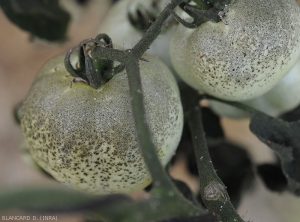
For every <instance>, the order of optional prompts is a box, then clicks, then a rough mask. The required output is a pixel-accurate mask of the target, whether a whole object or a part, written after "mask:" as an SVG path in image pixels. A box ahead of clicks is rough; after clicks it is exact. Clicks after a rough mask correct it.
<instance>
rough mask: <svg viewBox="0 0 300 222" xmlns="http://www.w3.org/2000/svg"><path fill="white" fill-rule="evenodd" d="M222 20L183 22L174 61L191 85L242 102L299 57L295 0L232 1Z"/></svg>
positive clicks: (172, 46)
mask: <svg viewBox="0 0 300 222" xmlns="http://www.w3.org/2000/svg"><path fill="white" fill-rule="evenodd" d="M224 19H225V20H226V21H227V23H228V25H225V24H224V23H223V22H218V23H213V22H211V21H207V22H205V23H203V24H201V25H200V26H199V27H198V28H196V29H187V28H185V27H183V26H182V25H180V26H178V28H177V30H176V31H175V32H174V34H173V36H172V39H171V44H170V56H171V62H172V64H173V66H174V68H175V70H176V71H177V73H178V74H179V76H180V77H181V78H182V79H183V80H184V81H185V82H187V83H188V84H189V85H191V86H192V87H194V88H196V89H199V90H203V91H205V92H207V93H208V94H211V95H213V96H216V97H218V98H222V99H226V100H231V101H242V100H249V99H252V98H255V97H258V96H260V95H262V94H264V93H265V92H267V91H269V90H270V89H271V88H273V87H274V86H275V85H276V84H277V83H278V82H279V81H280V80H281V79H282V78H283V77H284V76H285V75H286V74H287V73H288V72H289V71H290V70H291V68H292V67H293V66H294V65H295V63H296V62H297V59H298V58H299V56H300V8H299V5H298V4H297V2H296V1H294V0H272V1H268V0H265V1H262V0H234V1H232V3H231V4H230V5H229V12H228V13H227V14H226V16H225V17H224Z"/></svg>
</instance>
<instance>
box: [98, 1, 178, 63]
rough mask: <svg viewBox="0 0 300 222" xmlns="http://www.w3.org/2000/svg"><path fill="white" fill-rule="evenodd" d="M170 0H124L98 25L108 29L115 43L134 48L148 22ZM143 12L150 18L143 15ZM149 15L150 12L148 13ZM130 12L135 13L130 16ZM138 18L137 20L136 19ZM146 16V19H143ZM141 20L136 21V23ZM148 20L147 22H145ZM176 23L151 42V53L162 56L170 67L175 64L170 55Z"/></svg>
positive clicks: (99, 31)
mask: <svg viewBox="0 0 300 222" xmlns="http://www.w3.org/2000/svg"><path fill="white" fill-rule="evenodd" d="M166 3H168V1H167V0H162V1H159V2H158V1H156V0H122V1H119V2H117V3H116V4H115V5H114V6H113V7H112V8H111V9H110V10H109V11H108V13H107V15H106V16H105V17H104V19H103V20H102V21H101V24H100V26H99V28H98V33H106V34H107V35H109V37H110V38H111V39H112V41H113V43H114V44H117V45H120V46H122V47H123V48H125V49H131V48H132V47H133V46H134V45H135V44H136V43H137V42H138V41H139V40H140V39H141V38H142V36H143V33H144V32H145V31H146V30H147V26H150V25H151V23H150V21H149V20H152V21H154V20H155V19H156V17H157V15H158V14H159V12H161V11H162V10H163V7H164V6H165V4H166ZM139 15H140V16H141V17H143V15H145V17H146V18H139ZM147 15H148V16H147ZM130 16H131V17H133V18H132V19H130ZM133 20H134V21H133ZM142 20H145V21H144V22H142ZM139 22H140V23H141V24H134V23H139ZM143 23H147V24H143ZM174 30H175V27H171V28H170V29H168V30H167V31H165V32H164V33H162V34H161V35H160V36H159V37H158V38H157V39H156V40H154V42H153V43H152V44H151V46H150V48H149V49H148V50H147V53H148V54H150V55H153V56H157V57H158V58H160V59H161V60H162V61H163V62H164V63H165V64H166V65H167V66H168V67H169V68H172V65H171V62H170V56H169V42H170V39H171V35H172V33H173V32H174Z"/></svg>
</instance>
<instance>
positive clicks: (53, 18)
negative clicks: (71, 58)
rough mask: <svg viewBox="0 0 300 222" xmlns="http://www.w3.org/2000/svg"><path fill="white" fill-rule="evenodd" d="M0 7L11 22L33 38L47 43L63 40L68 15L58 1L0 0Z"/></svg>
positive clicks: (68, 18)
mask: <svg viewBox="0 0 300 222" xmlns="http://www.w3.org/2000/svg"><path fill="white" fill-rule="evenodd" d="M0 7H1V8H2V10H3V12H4V13H5V15H6V16H7V17H8V19H9V20H10V21H11V22H13V23H15V24H16V25H17V26H18V27H19V28H21V29H24V30H25V31H28V32H30V33H31V34H32V35H33V36H37V37H39V38H42V39H46V40H49V41H59V40H64V39H65V35H66V31H67V26H68V23H69V20H70V15H69V13H67V12H66V11H65V10H63V9H62V8H60V6H59V4H58V0H51V1H41V0H26V1H24V0H1V1H0Z"/></svg>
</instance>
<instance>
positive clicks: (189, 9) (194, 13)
mask: <svg viewBox="0 0 300 222" xmlns="http://www.w3.org/2000/svg"><path fill="white" fill-rule="evenodd" d="M194 2H195V3H196V4H197V5H191V4H188V3H186V2H182V3H181V4H180V5H179V6H180V8H181V9H182V10H184V11H185V12H186V13H187V14H188V15H189V16H191V17H192V18H193V21H192V22H187V21H185V20H184V19H182V18H180V17H179V16H178V15H177V14H176V13H175V12H174V11H170V13H171V14H172V15H173V16H174V17H175V19H176V20H177V21H178V22H179V23H181V24H182V25H184V26H185V27H187V28H197V27H199V26H200V25H201V24H202V23H204V22H206V21H212V22H215V23H217V22H220V21H222V22H223V23H224V24H225V25H228V23H227V21H226V20H225V19H224V16H226V14H227V12H228V11H229V6H228V4H225V3H230V2H231V0H226V1H220V0H216V1H211V2H209V3H207V2H203V1H201V0H194Z"/></svg>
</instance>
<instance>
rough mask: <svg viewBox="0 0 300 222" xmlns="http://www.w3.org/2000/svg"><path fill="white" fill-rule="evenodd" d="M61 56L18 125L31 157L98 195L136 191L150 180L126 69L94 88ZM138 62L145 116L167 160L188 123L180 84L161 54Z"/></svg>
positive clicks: (46, 70) (44, 72) (43, 75)
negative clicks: (76, 78) (75, 78)
mask: <svg viewBox="0 0 300 222" xmlns="http://www.w3.org/2000/svg"><path fill="white" fill-rule="evenodd" d="M64 56H65V55H58V56H56V57H54V58H52V59H50V60H49V61H47V62H46V63H45V64H44V65H43V66H42V68H41V69H40V70H39V71H38V73H37V75H36V78H35V80H34V83H33V85H32V87H31V89H30V91H29V93H28V95H27V98H26V100H25V101H24V104H23V107H22V117H21V127H22V131H23V135H24V139H25V142H26V145H27V147H28V149H29V151H30V153H31V155H32V157H33V159H34V161H36V162H37V163H38V164H39V165H40V166H41V167H42V168H43V169H44V170H45V171H47V172H48V173H49V174H51V175H52V176H53V177H54V178H56V179H57V180H58V181H61V182H63V183H65V184H67V185H69V186H71V187H73V188H76V189H80V190H84V191H87V192H90V193H94V194H106V193H114V192H132V191H135V190H139V189H142V188H144V187H145V186H147V185H148V184H149V183H150V182H151V177H150V174H149V172H148V170H147V167H146V165H145V162H144V159H143V157H142V154H141V151H140V148H139V146H138V142H137V132H136V130H135V124H134V117H133V114H132V110H131V98H130V95H129V86H128V80H127V75H126V73H125V71H123V72H121V73H119V74H116V75H115V76H114V77H112V78H111V79H110V80H109V81H108V82H107V83H105V84H104V85H102V86H101V87H100V88H98V89H94V88H92V87H91V86H89V85H87V84H85V83H81V82H79V83H74V84H73V86H72V88H70V81H71V80H72V77H71V76H70V74H69V73H68V72H67V71H66V69H65V66H64ZM144 57H145V58H146V59H147V60H148V61H149V62H141V63H140V72H141V79H142V86H143V93H144V100H145V108H146V114H147V115H146V118H147V120H148V123H149V127H150V130H151V132H152V136H153V140H154V144H155V146H156V147H157V153H158V156H159V158H160V160H161V163H162V165H164V166H165V165H166V164H167V163H168V161H169V160H170V159H171V157H172V156H173V154H174V152H175V150H176V148H177V145H178V143H179V140H180V137H181V133H182V127H183V111H182V106H181V102H180V96H179V90H178V87H177V84H176V81H175V79H174V77H173V75H172V74H171V72H170V71H169V69H168V68H167V67H166V65H164V64H163V63H162V62H161V61H160V60H159V59H157V58H154V57H151V56H147V55H145V56H144Z"/></svg>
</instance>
